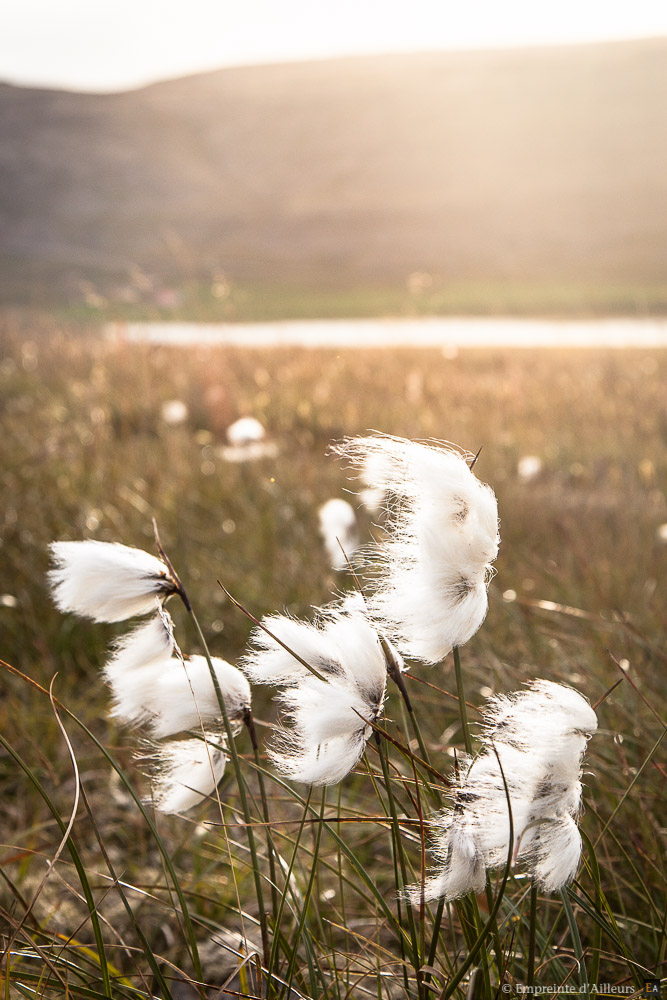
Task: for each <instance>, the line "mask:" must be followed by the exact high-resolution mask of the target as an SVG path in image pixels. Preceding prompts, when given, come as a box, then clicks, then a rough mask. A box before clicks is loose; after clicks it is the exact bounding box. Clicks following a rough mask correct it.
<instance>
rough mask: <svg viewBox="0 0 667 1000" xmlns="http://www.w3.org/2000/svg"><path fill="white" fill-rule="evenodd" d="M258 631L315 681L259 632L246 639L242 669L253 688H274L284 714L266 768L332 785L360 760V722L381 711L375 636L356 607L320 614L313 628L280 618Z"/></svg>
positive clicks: (365, 729)
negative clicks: (270, 763)
mask: <svg viewBox="0 0 667 1000" xmlns="http://www.w3.org/2000/svg"><path fill="white" fill-rule="evenodd" d="M262 624H263V625H265V626H266V627H267V628H268V629H269V630H270V631H271V632H272V633H273V635H274V636H276V638H277V639H278V640H280V641H281V642H283V643H285V645H287V646H289V647H290V649H291V650H292V651H293V652H294V653H296V654H297V656H299V657H301V659H302V660H305V661H306V662H307V663H308V664H309V665H310V666H311V667H312V668H314V669H315V670H316V671H317V672H318V673H319V674H320V677H316V676H314V675H313V674H312V673H310V672H309V670H308V669H307V667H305V666H304V665H303V664H302V663H300V662H299V660H298V659H296V657H295V656H293V655H292V653H291V652H288V651H287V650H286V649H284V648H283V647H282V646H281V645H280V643H279V642H277V641H276V640H274V639H273V638H271V637H270V636H269V635H267V634H266V632H264V631H263V630H262V629H261V628H258V629H256V630H255V631H254V632H253V634H252V637H251V643H252V644H251V648H250V651H249V653H248V654H247V655H246V657H245V658H244V660H243V662H242V667H243V669H244V670H245V672H246V673H247V675H248V676H249V677H250V679H251V680H252V681H254V682H255V683H258V684H275V685H278V686H280V687H281V691H280V693H279V696H278V701H279V703H280V705H281V706H282V708H283V709H284V710H285V713H286V722H287V725H286V726H285V727H284V728H282V729H281V730H280V731H279V733H278V736H277V738H276V742H275V744H274V746H273V748H272V751H271V757H272V760H273V762H274V763H275V765H276V766H277V767H278V769H279V770H280V771H282V772H283V773H284V774H286V775H288V776H289V777H291V778H294V779H295V780H297V781H305V782H307V783H308V784H313V785H329V784H335V783H337V782H338V781H340V780H341V779H342V778H344V777H345V775H346V774H348V773H349V771H351V769H352V768H353V767H354V766H355V764H356V763H357V761H358V760H359V758H360V757H361V756H362V754H363V752H364V749H365V746H366V741H367V740H368V738H369V736H370V735H371V732H372V729H371V726H370V725H368V722H374V721H375V719H376V718H377V717H378V715H379V714H380V711H381V709H382V704H383V702H384V697H385V688H386V678H387V669H386V663H385V657H384V653H383V651H382V647H381V645H380V640H379V637H378V634H377V632H376V631H375V629H374V628H373V627H372V625H371V624H370V623H369V621H368V619H367V617H366V615H365V614H364V612H363V605H362V603H360V602H357V601H348V602H346V603H345V604H343V605H340V606H338V607H336V608H328V609H321V610H320V612H319V615H318V618H317V621H316V624H314V625H310V624H308V623H306V622H298V621H295V620H294V619H291V618H287V617H285V616H281V615H274V616H270V617H268V618H265V619H263V622H262ZM367 720H368V721H367Z"/></svg>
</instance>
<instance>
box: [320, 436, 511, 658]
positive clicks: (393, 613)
mask: <svg viewBox="0 0 667 1000" xmlns="http://www.w3.org/2000/svg"><path fill="white" fill-rule="evenodd" d="M335 451H336V453H338V454H339V455H341V456H343V457H345V458H348V459H350V460H351V461H352V463H353V465H355V466H357V467H358V468H361V469H364V475H365V476H369V475H372V480H371V484H370V485H371V486H372V487H373V488H382V489H384V490H385V491H386V493H387V495H388V503H387V518H386V522H385V527H386V529H387V538H386V540H385V542H384V543H383V544H382V545H381V546H378V547H376V548H375V549H374V550H373V552H371V555H370V561H371V563H372V565H373V568H374V570H375V575H376V583H375V591H374V593H373V594H372V596H371V597H370V599H369V602H368V603H369V611H370V613H371V615H372V616H373V617H374V618H375V619H376V621H377V623H378V626H379V627H380V628H381V629H382V630H386V631H387V632H388V633H389V634H390V636H391V637H392V638H393V639H394V640H395V641H396V643H397V644H398V646H399V647H400V648H401V650H402V651H403V652H405V653H406V654H408V655H410V656H413V657H416V658H417V659H421V660H424V661H425V662H429V663H435V662H437V661H439V660H441V659H442V658H443V657H444V656H445V655H446V654H447V653H448V652H449V651H450V650H451V649H452V647H453V646H457V645H462V644H463V643H465V642H467V641H468V639H469V638H470V637H471V636H472V635H473V634H474V633H475V632H476V631H477V629H478V628H479V626H480V625H481V623H482V621H483V620H484V617H485V615H486V611H487V585H488V581H489V579H490V576H491V573H492V570H491V563H492V562H493V561H494V559H495V558H496V556H497V554H498V543H499V536H498V506H497V503H496V499H495V496H494V495H493V492H492V491H491V489H490V488H489V487H488V486H486V485H484V484H483V483H481V482H480V481H479V480H478V479H477V478H476V477H475V475H474V474H473V472H472V471H471V469H470V467H469V464H468V461H469V459H470V457H471V456H467V455H465V454H463V453H461V452H459V451H457V450H455V449H453V448H452V447H451V446H449V445H444V444H439V445H424V444H417V443H415V442H411V441H405V440H402V439H400V438H392V437H384V436H380V435H378V436H377V437H363V438H352V439H348V440H346V441H344V442H343V443H342V444H340V445H338V446H337V447H336V448H335ZM371 457H372V461H371ZM369 468H370V469H371V472H370V473H369V471H368V470H369Z"/></svg>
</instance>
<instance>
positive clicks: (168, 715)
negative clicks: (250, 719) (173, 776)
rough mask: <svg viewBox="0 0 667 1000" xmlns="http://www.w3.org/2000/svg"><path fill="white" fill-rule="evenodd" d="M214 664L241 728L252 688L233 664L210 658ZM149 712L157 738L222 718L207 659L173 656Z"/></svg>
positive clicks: (232, 718) (227, 703) (234, 719)
mask: <svg viewBox="0 0 667 1000" xmlns="http://www.w3.org/2000/svg"><path fill="white" fill-rule="evenodd" d="M211 663H212V664H213V669H214V671H215V675H216V677H217V679H218V684H219V685H220V690H221V693H222V696H223V698H224V702H225V709H226V711H227V715H228V716H229V719H230V721H232V722H233V723H235V724H236V725H238V724H239V720H240V719H241V718H242V716H243V714H244V712H245V711H247V709H249V708H250V701H251V696H250V685H249V684H248V681H247V679H246V678H245V677H244V675H243V674H242V673H241V671H240V670H237V669H236V667H233V666H232V664H231V663H227V662H226V661H225V660H221V659H218V658H217V657H211ZM148 711H149V712H150V727H151V731H152V733H153V735H154V736H156V737H162V736H171V735H173V734H174V733H179V732H182V731H183V730H186V729H200V728H201V726H202V723H204V724H205V723H207V722H211V721H212V720H214V719H218V718H220V714H221V712H220V705H219V703H218V698H217V695H216V691H215V687H214V684H213V681H212V679H211V672H210V670H209V666H208V662H207V660H206V658H205V657H204V656H190V657H188V658H187V659H185V658H184V659H180V658H179V657H172V659H171V661H170V662H169V664H168V666H167V669H165V670H163V671H162V674H161V676H160V677H159V679H158V680H157V682H156V684H155V686H154V688H153V692H152V697H151V699H150V701H149V704H148Z"/></svg>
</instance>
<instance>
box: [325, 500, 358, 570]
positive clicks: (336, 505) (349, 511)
mask: <svg viewBox="0 0 667 1000" xmlns="http://www.w3.org/2000/svg"><path fill="white" fill-rule="evenodd" d="M318 518H319V526H320V535H321V536H322V541H323V542H324V548H325V549H326V552H327V555H328V557H329V561H330V563H331V566H332V568H333V569H336V570H343V569H346V568H347V559H346V558H345V557H346V556H347V557H348V558H351V557H352V555H353V553H354V552H355V551H356V549H357V548H358V547H359V529H358V527H357V516H356V514H355V513H354V508H353V507H352V505H351V504H349V503H348V502H347V500H342V499H340V498H339V497H333V498H332V499H331V500H327V502H326V503H324V504H322V506H321V507H320V509H319V511H318Z"/></svg>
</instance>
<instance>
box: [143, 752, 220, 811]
mask: <svg viewBox="0 0 667 1000" xmlns="http://www.w3.org/2000/svg"><path fill="white" fill-rule="evenodd" d="M219 742H220V741H219V740H217V739H216V738H215V737H210V738H209V740H207V741H204V740H200V739H191V740H173V741H171V742H170V743H164V744H161V745H160V746H158V747H156V748H155V756H156V759H157V763H156V766H155V771H154V777H153V801H154V803H155V808H156V809H158V810H159V811H160V812H164V813H182V812H187V811H188V809H192V808H193V807H194V806H196V805H198V804H199V803H200V802H203V801H204V799H205V798H207V797H208V796H210V795H212V794H213V792H214V791H215V788H216V786H217V785H218V783H219V782H220V780H221V779H222V776H223V774H224V771H225V755H224V753H223V751H222V750H221V749H219ZM213 744H218V745H213Z"/></svg>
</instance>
